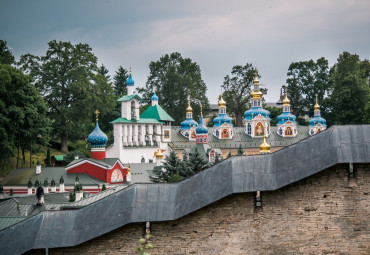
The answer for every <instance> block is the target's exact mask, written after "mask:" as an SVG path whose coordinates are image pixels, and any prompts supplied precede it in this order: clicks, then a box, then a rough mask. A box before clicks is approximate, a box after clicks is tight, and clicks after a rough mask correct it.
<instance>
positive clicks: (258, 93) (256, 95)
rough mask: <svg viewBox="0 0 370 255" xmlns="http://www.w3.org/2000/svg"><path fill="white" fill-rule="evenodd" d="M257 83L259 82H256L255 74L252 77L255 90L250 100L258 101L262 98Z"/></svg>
mask: <svg viewBox="0 0 370 255" xmlns="http://www.w3.org/2000/svg"><path fill="white" fill-rule="evenodd" d="M259 83H260V82H259V80H258V77H257V73H256V75H255V77H254V80H253V85H254V88H255V89H254V90H253V92H252V93H251V96H252V99H260V98H261V97H262V92H261V91H260V90H259V88H258V86H259Z"/></svg>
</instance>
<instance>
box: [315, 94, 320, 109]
mask: <svg viewBox="0 0 370 255" xmlns="http://www.w3.org/2000/svg"><path fill="white" fill-rule="evenodd" d="M317 96H318V95H317V93H316V104H315V106H314V109H315V111H319V110H320V105H319V100H318V99H317Z"/></svg>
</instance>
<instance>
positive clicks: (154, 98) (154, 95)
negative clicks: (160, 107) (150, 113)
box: [151, 92, 158, 101]
mask: <svg viewBox="0 0 370 255" xmlns="http://www.w3.org/2000/svg"><path fill="white" fill-rule="evenodd" d="M151 99H152V101H153V100H157V101H158V96H157V94H156V93H155V92H154V94H153V96H152V98H151Z"/></svg>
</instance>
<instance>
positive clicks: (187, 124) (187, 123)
mask: <svg viewBox="0 0 370 255" xmlns="http://www.w3.org/2000/svg"><path fill="white" fill-rule="evenodd" d="M180 125H181V129H190V128H191V127H193V126H195V127H196V126H198V123H197V122H196V121H195V120H193V119H186V120H184V121H183V122H181V124H180Z"/></svg>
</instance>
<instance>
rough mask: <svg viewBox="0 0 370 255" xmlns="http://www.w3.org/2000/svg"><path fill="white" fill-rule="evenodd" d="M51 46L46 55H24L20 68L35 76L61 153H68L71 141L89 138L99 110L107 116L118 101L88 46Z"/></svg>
mask: <svg viewBox="0 0 370 255" xmlns="http://www.w3.org/2000/svg"><path fill="white" fill-rule="evenodd" d="M48 45H49V48H48V50H47V51H46V54H45V56H42V57H37V56H33V55H30V54H27V55H23V56H22V57H21V60H20V62H19V65H20V66H21V68H22V70H24V71H25V72H27V73H29V74H30V75H31V76H32V77H33V82H34V83H35V85H36V87H37V88H38V89H39V91H40V92H41V94H42V95H43V97H44V99H45V100H46V102H47V103H48V108H49V117H50V118H51V119H52V120H53V127H54V133H55V134H56V135H58V136H59V137H60V139H61V150H62V151H63V152H67V151H68V146H67V144H68V139H81V138H83V137H85V136H86V133H88V132H89V131H91V130H90V129H91V118H92V113H93V112H94V110H95V109H98V108H99V111H100V113H101V115H105V114H106V113H107V112H109V111H111V109H112V108H113V107H114V105H115V102H114V100H115V98H114V97H112V95H113V88H112V86H111V85H110V84H109V82H108V79H107V77H106V76H105V75H106V74H100V73H99V72H98V67H97V58H96V57H95V55H94V54H93V52H92V49H91V48H90V46H89V45H88V44H81V43H79V44H76V45H73V44H71V43H70V42H57V41H55V40H53V41H50V42H49V43H48ZM100 71H103V70H102V69H101V70H100Z"/></svg>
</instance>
